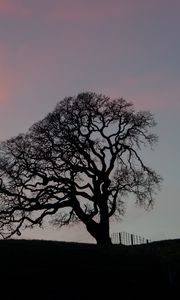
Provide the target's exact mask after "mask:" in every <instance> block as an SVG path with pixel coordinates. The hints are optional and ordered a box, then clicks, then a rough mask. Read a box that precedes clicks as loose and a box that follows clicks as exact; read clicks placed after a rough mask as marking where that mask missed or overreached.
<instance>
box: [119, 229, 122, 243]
mask: <svg viewBox="0 0 180 300" xmlns="http://www.w3.org/2000/svg"><path fill="white" fill-rule="evenodd" d="M119 244H122V241H121V233H120V232H119Z"/></svg>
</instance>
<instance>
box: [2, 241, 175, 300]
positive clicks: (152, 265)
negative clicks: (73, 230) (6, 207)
mask: <svg viewBox="0 0 180 300" xmlns="http://www.w3.org/2000/svg"><path fill="white" fill-rule="evenodd" d="M0 258H1V263H0V269H1V272H0V282H1V290H4V291H5V292H6V299H7V298H8V299H11V297H12V295H13V296H18V297H19V298H21V299H32V297H33V299H36V298H37V299H38V298H39V299H40V298H41V299H64V298H66V299H100V298H102V296H103V297H105V296H109V298H115V297H116V298H118V299H120V295H122V294H126V295H136V296H138V297H139V298H141V296H142V295H144V296H145V295H146V297H147V296H148V295H150V294H151V293H152V295H153V294H154V293H155V291H157V290H158V291H159V292H160V293H164V294H166V293H172V292H173V291H175V290H178V289H179V287H178V284H179V281H180V240H179V239H178V240H169V241H161V242H154V243H150V244H147V245H139V246H133V247H132V246H120V245H117V246H110V247H105V248H101V247H98V246H96V245H92V244H77V243H65V242H52V241H37V240H32V241H31V240H7V241H2V240H1V241H0ZM35 290H36V291H35ZM142 298H143V297H142Z"/></svg>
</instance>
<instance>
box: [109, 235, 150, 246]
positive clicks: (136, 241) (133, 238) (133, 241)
mask: <svg viewBox="0 0 180 300" xmlns="http://www.w3.org/2000/svg"><path fill="white" fill-rule="evenodd" d="M111 240H112V243H113V244H122V245H127V246H130V245H140V244H146V243H150V242H151V240H150V239H146V238H144V237H141V236H138V235H135V234H132V233H127V232H116V233H112V235H111Z"/></svg>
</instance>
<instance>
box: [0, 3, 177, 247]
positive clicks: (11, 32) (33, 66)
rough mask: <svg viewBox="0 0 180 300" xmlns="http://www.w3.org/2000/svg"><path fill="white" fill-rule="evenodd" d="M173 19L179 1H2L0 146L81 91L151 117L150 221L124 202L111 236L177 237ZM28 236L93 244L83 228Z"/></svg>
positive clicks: (50, 231)
mask: <svg viewBox="0 0 180 300" xmlns="http://www.w3.org/2000/svg"><path fill="white" fill-rule="evenodd" d="M179 13H180V1H179V0H151V1H149V0H51V1H49V0H31V1H29V0H0V140H1V141H2V140H6V139H8V138H11V137H12V136H16V135H18V134H19V133H23V132H26V131H27V130H28V128H29V127H30V126H31V125H32V124H33V123H34V122H37V121H39V120H40V119H42V118H43V117H45V116H46V114H47V113H49V112H51V111H52V110H53V109H54V107H55V105H56V103H57V102H58V101H60V100H62V99H63V98H64V97H66V96H73V95H77V94H78V93H80V92H82V91H92V92H96V93H101V94H105V95H108V96H110V97H112V98H113V97H118V98H120V97H123V98H125V99H126V100H127V101H130V102H133V104H134V106H135V108H136V109H137V110H149V111H151V112H152V113H153V114H154V116H155V120H156V121H157V127H156V128H155V131H156V132H155V133H157V135H158V136H159V143H158V145H157V146H156V147H155V149H154V150H153V151H152V152H150V151H147V153H146V149H145V151H144V156H145V158H146V160H147V161H148V164H149V165H150V166H152V168H154V169H155V170H157V172H158V173H160V174H161V176H162V177H163V179H164V181H163V184H162V190H161V191H160V192H159V193H158V194H157V201H156V202H155V205H154V209H153V210H152V211H150V212H146V211H144V210H143V209H140V208H137V207H136V206H135V205H134V203H133V201H132V203H131V200H129V202H130V204H128V210H127V213H126V214H125V215H124V217H123V218H122V222H120V223H118V224H115V223H112V224H111V230H112V232H119V231H127V232H129V233H134V234H138V235H141V236H145V237H147V238H150V239H152V240H160V239H170V238H180V217H179V215H180V199H179V195H180V185H179V178H180V160H179V149H180V122H179V113H180V58H179V53H180V30H179V28H180V18H179ZM24 237H25V238H39V239H41V238H42V239H43V238H44V239H57V240H72V241H80V242H93V241H92V238H91V237H90V236H88V233H86V230H85V229H84V227H83V226H80V225H78V226H74V227H71V228H64V229H60V230H57V229H52V228H51V229H49V228H47V230H46V229H45V230H44V231H41V230H33V231H29V230H28V231H27V232H25V233H24Z"/></svg>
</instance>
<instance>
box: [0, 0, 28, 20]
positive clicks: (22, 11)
mask: <svg viewBox="0 0 180 300" xmlns="http://www.w3.org/2000/svg"><path fill="white" fill-rule="evenodd" d="M29 14H30V11H29V9H27V7H26V6H23V5H22V3H20V2H19V1H18V0H17V1H13V0H0V15H5V16H18V17H19V16H24V17H25V16H27V15H29Z"/></svg>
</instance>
